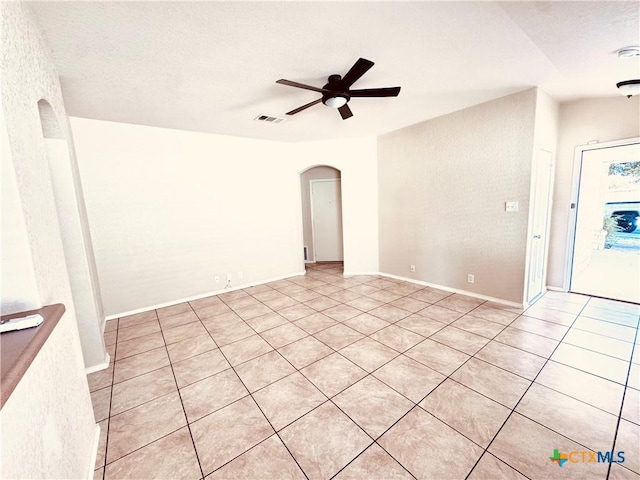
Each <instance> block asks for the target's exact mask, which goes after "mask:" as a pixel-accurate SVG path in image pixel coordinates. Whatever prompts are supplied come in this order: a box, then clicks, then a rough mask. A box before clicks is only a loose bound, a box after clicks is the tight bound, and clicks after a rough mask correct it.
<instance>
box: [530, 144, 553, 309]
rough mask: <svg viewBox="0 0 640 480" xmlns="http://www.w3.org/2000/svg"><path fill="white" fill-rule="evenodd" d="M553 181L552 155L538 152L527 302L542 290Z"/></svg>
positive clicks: (544, 151)
mask: <svg viewBox="0 0 640 480" xmlns="http://www.w3.org/2000/svg"><path fill="white" fill-rule="evenodd" d="M552 179H553V154H552V153H551V152H547V151H546V150H539V151H538V155H537V156H536V160H535V171H534V185H533V198H532V199H531V201H532V202H533V212H532V218H533V225H532V228H531V235H532V238H531V250H530V253H529V282H528V288H527V301H528V302H530V301H532V300H533V299H535V298H536V297H537V296H538V295H540V294H541V293H542V291H543V289H544V273H545V268H546V264H545V263H546V251H547V226H548V224H549V203H550V198H551V184H552Z"/></svg>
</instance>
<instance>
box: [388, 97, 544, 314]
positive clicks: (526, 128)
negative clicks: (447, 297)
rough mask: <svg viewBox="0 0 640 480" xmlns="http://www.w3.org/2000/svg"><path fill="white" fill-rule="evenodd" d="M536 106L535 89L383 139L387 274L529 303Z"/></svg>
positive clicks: (395, 133) (394, 133)
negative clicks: (471, 278) (514, 205)
mask: <svg viewBox="0 0 640 480" xmlns="http://www.w3.org/2000/svg"><path fill="white" fill-rule="evenodd" d="M535 102H536V90H535V89H531V90H527V91H525V92H521V93H517V94H513V95H509V96H507V97H503V98H500V99H498V100H493V101H491V102H488V103H484V104H482V105H478V106H476V107H472V108H469V109H465V110H461V111H459V112H456V113H452V114H449V115H446V116H444V117H440V118H437V119H434V120H430V121H427V122H424V123H421V124H417V125H414V126H411V127H408V128H405V129H402V130H399V131H396V132H393V133H390V134H387V135H383V136H381V137H380V138H379V140H378V165H379V167H378V168H379V171H378V176H379V182H378V184H379V205H380V271H381V272H384V273H390V274H395V275H400V276H403V277H409V278H415V279H417V280H420V281H424V282H428V283H432V284H436V285H441V286H446V287H450V288H455V289H460V290H466V291H470V292H473V293H477V294H481V295H486V296H490V297H495V298H499V299H503V300H507V301H512V302H516V303H522V298H523V289H524V280H525V265H526V244H527V228H528V211H529V191H530V175H531V159H532V152H533V132H534V115H535ZM506 201H517V202H519V212H515V213H505V202H506ZM409 265H415V266H416V272H415V273H411V272H410V271H409ZM468 273H471V274H474V275H475V283H474V284H470V283H467V274H468Z"/></svg>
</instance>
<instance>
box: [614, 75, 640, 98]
mask: <svg viewBox="0 0 640 480" xmlns="http://www.w3.org/2000/svg"><path fill="white" fill-rule="evenodd" d="M616 87H618V89H619V90H620V93H622V94H623V95H625V96H626V97H627V98H631V97H632V96H634V95H638V94H640V79H635V80H625V81H624V82H618V83H616Z"/></svg>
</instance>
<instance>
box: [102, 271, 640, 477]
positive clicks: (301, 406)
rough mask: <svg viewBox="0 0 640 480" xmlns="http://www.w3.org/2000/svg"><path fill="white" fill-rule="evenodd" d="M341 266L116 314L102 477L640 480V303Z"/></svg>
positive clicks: (106, 375)
mask: <svg viewBox="0 0 640 480" xmlns="http://www.w3.org/2000/svg"><path fill="white" fill-rule="evenodd" d="M341 268H342V267H341V265H339V264H324V265H317V266H313V267H309V268H308V269H307V275H306V276H302V277H296V278H291V279H288V280H281V281H277V282H273V283H270V284H267V285H261V286H257V287H252V288H248V289H246V290H239V291H233V292H228V293H225V294H222V295H218V296H215V297H209V298H204V299H201V300H196V301H193V302H189V303H183V304H180V305H175V306H171V307H167V308H162V309H158V310H155V311H150V312H145V313H141V314H137V315H132V316H129V317H124V318H120V319H118V320H112V321H109V322H108V323H107V327H106V331H105V339H106V343H107V344H108V345H109V349H110V353H111V357H112V359H113V361H112V363H111V365H110V366H109V368H108V369H106V370H103V371H100V372H97V373H94V374H91V375H89V385H90V389H91V396H92V400H93V403H94V409H95V414H96V420H97V421H99V423H100V426H101V432H102V437H101V443H100V447H99V452H98V459H97V462H96V470H95V478H106V479H125V478H126V479H151V478H166V479H183V478H184V479H202V478H205V477H206V478H209V479H231V478H234V479H235V478H237V479H260V480H262V479H269V478H273V479H295V478H300V479H303V478H305V477H306V478H309V479H316V478H317V479H322V478H332V477H336V478H339V479H348V478H353V479H367V480H371V479H377V478H379V479H390V478H413V477H415V478H423V479H436V478H444V479H449V478H451V479H454V478H470V479H498V478H525V477H528V478H542V479H550V478H580V479H586V478H601V479H605V478H611V479H618V478H621V479H632V478H635V479H640V446H639V445H640V355H639V353H638V351H639V349H640V346H639V345H638V332H637V330H638V318H639V317H638V316H639V314H640V307H639V306H637V305H631V304H625V303H620V302H614V301H609V300H602V299H598V298H591V297H587V296H582V295H574V294H565V293H556V292H549V293H547V294H546V295H545V296H544V297H543V298H541V299H540V300H539V301H538V302H536V304H535V305H534V306H532V307H531V308H529V309H528V310H527V311H525V312H522V311H520V310H518V309H514V308H508V307H504V306H501V305H498V304H494V303H491V302H484V301H482V300H478V299H475V298H470V297H466V296H462V295H458V294H450V293H448V292H444V291H440V290H436V289H433V288H423V287H421V286H418V285H414V284H411V283H406V282H401V281H397V280H393V279H389V278H384V277H375V276H359V277H352V278H344V277H343V276H342V270H341ZM554 449H558V450H559V451H560V452H563V453H568V452H571V451H579V452H581V451H603V452H604V451H611V450H615V451H618V450H623V451H624V452H625V459H626V460H625V461H624V463H618V464H612V465H611V466H610V465H609V464H608V463H567V464H565V465H564V466H563V467H559V466H558V465H557V463H553V462H551V460H550V459H549V457H550V456H551V455H553V451H554ZM574 458H577V457H574Z"/></svg>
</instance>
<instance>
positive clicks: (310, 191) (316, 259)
mask: <svg viewBox="0 0 640 480" xmlns="http://www.w3.org/2000/svg"><path fill="white" fill-rule="evenodd" d="M326 182H335V183H339V184H340V222H341V223H343V222H342V218H343V213H344V212H343V211H342V177H339V178H318V179H313V180H309V207H310V209H311V238H313V263H318V255H317V253H316V244H317V242H316V230H315V228H316V227H315V219H314V218H313V212H314V207H313V184H314V183H326ZM340 227H341V231H342V232H341V236H342V261H343V262H344V224H343V225H340Z"/></svg>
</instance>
